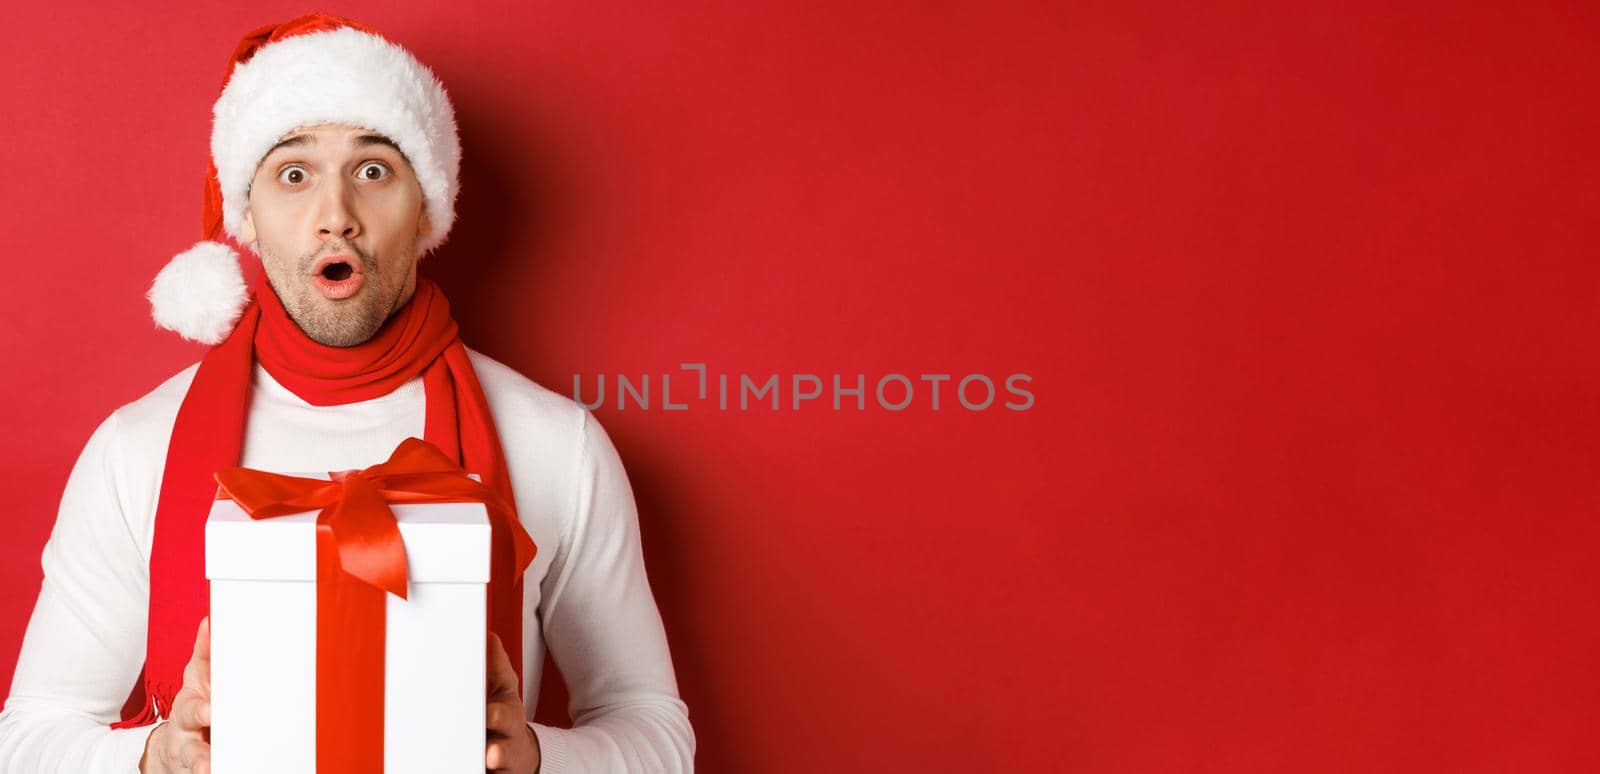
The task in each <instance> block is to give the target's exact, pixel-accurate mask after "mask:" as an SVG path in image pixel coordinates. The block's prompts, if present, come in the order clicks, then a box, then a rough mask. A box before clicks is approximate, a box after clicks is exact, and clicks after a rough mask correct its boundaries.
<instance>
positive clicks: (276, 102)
mask: <svg viewBox="0 0 1600 774" xmlns="http://www.w3.org/2000/svg"><path fill="white" fill-rule="evenodd" d="M212 115H213V118H214V119H215V120H214V121H213V123H212V128H211V158H212V161H213V162H214V163H215V164H216V166H217V182H218V183H219V184H220V186H221V188H222V224H223V228H224V229H225V230H226V231H227V232H228V234H229V235H231V236H233V237H234V238H235V239H238V238H239V227H240V225H241V224H242V223H243V222H244V209H245V205H247V204H248V203H249V195H250V180H251V178H253V177H255V172H256V166H257V165H258V164H260V163H261V159H262V157H263V156H265V155H266V153H267V151H269V150H271V149H272V146H274V145H276V144H277V143H278V140H279V139H281V138H282V137H283V135H284V134H286V133H288V132H289V131H290V130H291V129H295V128H298V127H302V126H312V125H315V124H321V123H343V124H350V125H352V126H359V127H362V128H365V129H370V130H372V131H375V132H379V133H382V134H384V135H386V136H388V137H389V138H390V139H392V140H394V141H395V144H397V145H399V146H400V150H401V151H402V152H403V153H405V155H406V159H407V160H408V161H410V162H411V166H412V168H413V169H414V170H416V173H417V180H418V181H419V182H420V183H421V184H422V196H423V199H424V201H425V202H426V207H427V212H428V220H429V223H430V224H431V229H430V230H429V233H428V234H427V235H425V236H423V237H422V238H421V240H420V241H419V242H418V245H417V250H418V253H419V254H426V253H427V252H428V251H430V250H432V249H433V248H434V247H436V246H438V245H439V244H440V243H441V242H443V241H444V238H445V235H446V234H448V233H449V232H450V226H451V224H453V223H454V222H455V199H456V190H457V182H456V179H457V176H458V174H459V172H460V168H461V142H460V139H459V138H458V136H457V134H456V119H455V111H454V110H453V109H452V108H451V106H450V98H449V96H448V95H446V94H445V91H444V86H443V85H442V84H440V83H439V80H438V79H437V78H436V77H434V74H433V71H431V70H429V69H428V68H427V67H426V66H424V65H423V64H422V63H421V62H419V61H417V59H416V58H415V57H413V56H412V55H411V54H410V52H408V51H406V50H405V49H403V48H401V47H400V46H398V45H396V44H394V43H391V42H389V41H388V40H385V39H384V38H382V37H380V36H378V35H374V34H371V33H367V32H362V31H360V30H357V29H353V28H350V27H340V28H338V29H333V30H324V31H320V32H311V33H306V34H303V35H294V36H291V37H287V38H284V39H282V40H279V41H276V42H274V43H270V44H267V45H266V46H263V47H262V48H261V49H260V50H259V51H257V52H256V53H255V55H254V56H252V57H251V58H250V60H249V61H247V62H245V63H244V64H241V65H238V66H237V67H236V68H234V71H233V75H232V76H231V77H230V78H229V79H228V84H227V86H225V87H224V88H223V90H222V96H221V97H219V98H218V99H217V102H216V105H215V106H214V107H213V109H212Z"/></svg>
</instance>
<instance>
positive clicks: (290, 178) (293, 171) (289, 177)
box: [278, 165, 306, 185]
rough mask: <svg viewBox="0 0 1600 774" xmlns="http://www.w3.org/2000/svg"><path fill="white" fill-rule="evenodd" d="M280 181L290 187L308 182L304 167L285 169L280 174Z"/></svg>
mask: <svg viewBox="0 0 1600 774" xmlns="http://www.w3.org/2000/svg"><path fill="white" fill-rule="evenodd" d="M278 181H279V182H281V183H287V184H289V185H299V184H301V183H304V182H305V181H306V170H305V168H304V167H298V166H292V165H291V166H287V167H284V168H283V169H282V170H280V171H279V172H278Z"/></svg>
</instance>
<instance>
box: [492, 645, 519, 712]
mask: <svg viewBox="0 0 1600 774" xmlns="http://www.w3.org/2000/svg"><path fill="white" fill-rule="evenodd" d="M488 667H489V669H488V672H489V685H488V688H489V698H490V699H496V698H501V697H504V696H511V697H513V698H517V697H520V696H521V691H519V690H518V686H517V673H516V671H515V670H514V669H513V668H512V667H511V659H510V657H509V656H507V655H506V646H505V644H504V643H502V642H501V641H500V635H498V634H495V633H493V632H490V634H489V661H488Z"/></svg>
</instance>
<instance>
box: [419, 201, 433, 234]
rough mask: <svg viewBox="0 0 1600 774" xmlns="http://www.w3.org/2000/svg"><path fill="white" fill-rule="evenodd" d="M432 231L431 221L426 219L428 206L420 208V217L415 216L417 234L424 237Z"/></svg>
mask: <svg viewBox="0 0 1600 774" xmlns="http://www.w3.org/2000/svg"><path fill="white" fill-rule="evenodd" d="M431 233H433V221H431V220H428V208H427V207H423V208H422V217H419V218H417V236H419V237H425V236H427V235H429V234H431Z"/></svg>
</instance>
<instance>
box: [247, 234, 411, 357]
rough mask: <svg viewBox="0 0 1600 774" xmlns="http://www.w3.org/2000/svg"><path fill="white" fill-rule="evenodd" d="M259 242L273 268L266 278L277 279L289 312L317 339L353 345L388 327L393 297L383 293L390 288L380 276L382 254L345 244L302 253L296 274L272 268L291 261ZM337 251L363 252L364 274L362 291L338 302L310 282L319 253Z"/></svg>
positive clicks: (274, 283)
mask: <svg viewBox="0 0 1600 774" xmlns="http://www.w3.org/2000/svg"><path fill="white" fill-rule="evenodd" d="M258 247H259V248H260V249H261V255H262V258H263V259H265V260H264V261H263V262H262V264H263V266H264V267H269V268H267V269H266V272H265V273H266V276H267V281H268V282H270V283H272V289H273V291H275V292H276V293H277V294H278V299H279V300H280V301H282V302H283V309H284V311H286V312H288V313H289V318H290V319H292V320H294V322H295V324H296V325H298V326H300V330H301V331H302V332H304V333H305V334H306V337H307V338H309V339H311V340H312V341H315V342H317V343H318V344H322V345H324V346H329V347H353V346H355V345H357V344H361V343H363V342H365V341H367V340H368V339H371V338H372V336H373V334H375V333H377V332H378V329H379V328H381V327H383V323H384V321H385V320H387V319H389V312H390V311H392V310H390V309H385V308H383V305H384V303H385V302H386V301H388V300H389V299H386V298H385V297H384V291H385V290H386V288H384V287H383V283H382V282H381V281H380V280H381V278H382V276H383V274H382V267H381V265H380V263H379V258H378V256H376V255H371V254H368V253H365V252H362V251H360V250H358V249H357V248H356V246H355V245H352V244H348V243H346V244H343V245H340V246H339V247H337V248H333V249H328V248H324V249H321V250H317V251H315V252H313V253H310V254H309V255H303V256H301V257H300V258H299V260H297V261H295V262H294V263H293V266H292V269H291V271H292V275H291V276H282V275H283V272H282V271H281V269H280V270H279V271H273V270H272V269H271V268H270V267H272V266H280V267H281V266H284V265H286V264H285V263H284V262H281V261H279V260H278V259H277V255H276V254H275V253H273V252H272V251H271V250H270V249H269V248H268V247H267V246H266V245H265V244H259V245H258ZM335 251H339V252H344V251H348V252H352V253H355V254H356V255H358V256H360V257H361V260H362V264H363V268H364V271H363V274H364V275H365V277H364V280H365V281H364V283H363V286H362V288H361V291H360V292H358V293H356V294H355V295H354V296H351V297H349V298H346V299H341V300H338V301H334V300H332V299H329V298H326V297H324V296H323V295H322V294H321V293H319V292H318V291H317V289H316V288H315V287H313V286H312V284H311V267H312V266H313V265H314V264H315V263H316V261H317V258H319V257H321V256H322V255H325V254H327V253H331V252H335Z"/></svg>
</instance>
